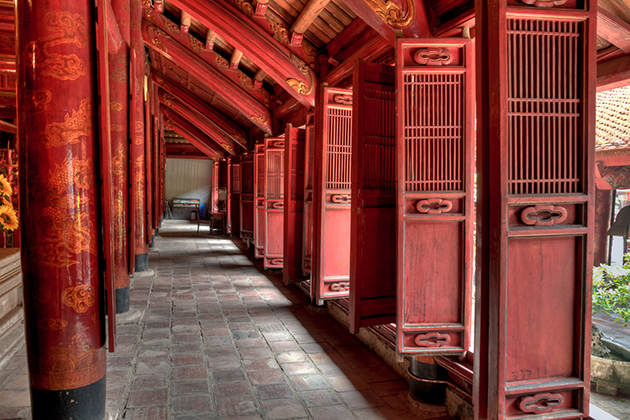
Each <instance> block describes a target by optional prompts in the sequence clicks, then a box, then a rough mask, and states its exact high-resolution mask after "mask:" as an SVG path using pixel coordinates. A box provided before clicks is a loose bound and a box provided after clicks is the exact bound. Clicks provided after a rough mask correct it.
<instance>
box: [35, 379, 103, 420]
mask: <svg viewBox="0 0 630 420" xmlns="http://www.w3.org/2000/svg"><path fill="white" fill-rule="evenodd" d="M105 383H106V380H105V376H103V377H102V378H101V379H100V380H99V381H97V382H95V383H93V384H90V385H87V386H84V387H82V388H77V389H68V390H61V391H43V390H40V389H35V388H31V409H32V418H33V420H68V419H81V420H103V419H107V418H108V417H107V412H106V411H105Z"/></svg>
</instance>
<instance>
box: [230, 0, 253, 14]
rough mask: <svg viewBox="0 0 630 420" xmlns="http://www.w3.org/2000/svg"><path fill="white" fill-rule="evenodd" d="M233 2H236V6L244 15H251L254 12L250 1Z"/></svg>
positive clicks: (235, 0)
mask: <svg viewBox="0 0 630 420" xmlns="http://www.w3.org/2000/svg"><path fill="white" fill-rule="evenodd" d="M234 3H236V7H238V8H239V9H240V10H241V12H243V14H244V15H245V16H248V17H252V15H253V14H254V9H253V7H252V4H251V3H249V2H247V1H245V0H234Z"/></svg>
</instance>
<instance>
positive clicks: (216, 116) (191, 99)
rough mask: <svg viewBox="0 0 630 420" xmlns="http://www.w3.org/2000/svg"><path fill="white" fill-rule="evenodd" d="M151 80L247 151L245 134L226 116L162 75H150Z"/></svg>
mask: <svg viewBox="0 0 630 420" xmlns="http://www.w3.org/2000/svg"><path fill="white" fill-rule="evenodd" d="M152 78H153V81H154V82H155V83H157V84H158V85H159V86H160V87H161V88H163V89H164V90H165V91H167V92H168V93H170V94H172V95H175V96H176V97H177V98H178V99H179V100H180V101H181V102H182V103H184V104H186V105H187V106H189V107H190V108H191V109H193V110H195V111H197V112H198V113H200V114H202V115H203V116H204V117H206V118H207V119H209V120H210V121H212V122H213V123H214V124H216V125H217V126H219V127H220V128H221V130H223V131H225V132H226V133H228V135H229V136H230V137H231V138H232V140H234V141H235V142H236V143H237V144H239V145H241V146H242V147H243V148H245V149H247V135H246V134H245V131H244V130H243V129H242V128H241V127H240V126H239V125H238V124H236V123H235V122H234V121H232V120H231V119H230V118H229V117H228V116H226V115H225V114H223V113H221V112H219V111H217V110H215V109H214V108H212V107H211V106H210V104H208V103H207V102H205V101H204V100H202V99H200V98H199V97H198V96H197V95H195V94H194V93H192V92H191V91H189V90H187V89H185V88H183V87H180V86H179V85H178V84H177V83H176V82H174V81H172V80H171V79H169V78H167V77H166V76H164V75H163V74H161V73H156V72H154V73H153V74H152Z"/></svg>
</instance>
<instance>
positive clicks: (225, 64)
mask: <svg viewBox="0 0 630 420" xmlns="http://www.w3.org/2000/svg"><path fill="white" fill-rule="evenodd" d="M214 61H216V63H217V65H218V66H219V68H221V69H223V70H229V69H230V63H229V62H228V61H227V60H226V59H225V58H223V57H222V56H221V55H220V54H219V53H217V52H216V51H215V52H214Z"/></svg>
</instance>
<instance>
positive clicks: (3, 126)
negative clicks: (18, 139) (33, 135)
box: [0, 120, 18, 134]
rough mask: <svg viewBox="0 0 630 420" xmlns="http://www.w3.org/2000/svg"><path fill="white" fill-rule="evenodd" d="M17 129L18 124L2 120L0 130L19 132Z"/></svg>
mask: <svg viewBox="0 0 630 420" xmlns="http://www.w3.org/2000/svg"><path fill="white" fill-rule="evenodd" d="M17 130H18V128H17V126H16V125H14V124H11V123H8V122H6V121H2V120H0V131H6V132H7V133H13V134H17Z"/></svg>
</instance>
